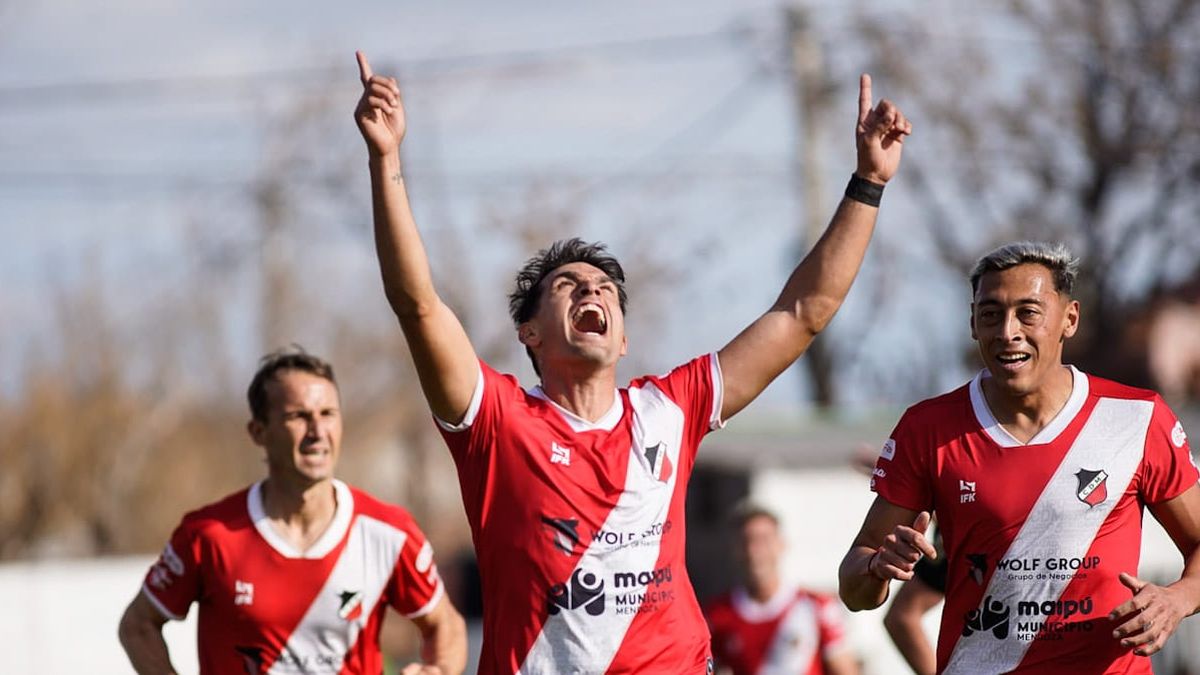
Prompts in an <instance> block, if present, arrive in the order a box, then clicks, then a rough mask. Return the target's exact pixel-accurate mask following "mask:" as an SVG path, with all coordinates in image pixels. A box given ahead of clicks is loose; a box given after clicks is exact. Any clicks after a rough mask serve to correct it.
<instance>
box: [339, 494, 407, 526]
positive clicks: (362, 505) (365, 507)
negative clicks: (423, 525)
mask: <svg viewBox="0 0 1200 675" xmlns="http://www.w3.org/2000/svg"><path fill="white" fill-rule="evenodd" d="M346 488H347V489H348V490H349V491H350V495H351V497H352V498H353V499H354V512H355V513H356V514H359V515H364V516H367V517H369V518H374V519H375V520H381V521H383V522H385V523H388V524H389V525H393V526H396V527H401V528H404V529H409V528H410V527H413V526H415V524H416V521H415V520H414V519H413V517H412V514H411V513H409V512H408V509H406V508H404V507H403V506H400V505H399V504H392V503H390V502H385V501H383V500H382V499H379V498H378V497H376V496H375V495H373V494H371V493H369V492H367V491H366V490H362V489H359V488H356V487H354V486H353V485H349V484H346Z"/></svg>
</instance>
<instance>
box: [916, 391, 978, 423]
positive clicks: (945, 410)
mask: <svg viewBox="0 0 1200 675" xmlns="http://www.w3.org/2000/svg"><path fill="white" fill-rule="evenodd" d="M969 387H970V384H964V385H962V386H961V387H959V388H957V389H955V390H953V391H948V392H946V393H944V394H940V395H938V396H934V397H932V398H927V399H925V400H923V401H919V402H917V403H914V404H912V405H911V406H909V407H908V409H907V410H905V411H904V416H903V417H902V418H901V420H904V419H913V420H927V419H930V418H934V419H939V420H943V421H944V420H945V418H946V415H947V414H949V413H951V411H959V410H962V409H963V408H964V407H969V406H970V404H971V393H970V390H969Z"/></svg>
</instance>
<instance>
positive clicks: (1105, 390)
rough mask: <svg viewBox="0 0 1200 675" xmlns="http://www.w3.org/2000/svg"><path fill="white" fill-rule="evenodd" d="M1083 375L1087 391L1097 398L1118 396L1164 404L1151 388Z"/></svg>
mask: <svg viewBox="0 0 1200 675" xmlns="http://www.w3.org/2000/svg"><path fill="white" fill-rule="evenodd" d="M1083 375H1084V377H1086V378H1087V379H1088V391H1089V392H1090V393H1091V395H1092V396H1096V397H1099V398H1119V399H1124V400H1127V401H1153V402H1154V403H1155V406H1163V407H1165V406H1166V404H1165V403H1163V400H1162V398H1161V397H1160V396H1159V395H1158V393H1157V392H1155V391H1153V390H1150V389H1142V388H1140V387H1131V386H1129V385H1127V384H1121V383H1120V382H1115V381H1113V380H1107V379H1105V378H1103V377H1097V376H1095V375H1091V374H1088V373H1083Z"/></svg>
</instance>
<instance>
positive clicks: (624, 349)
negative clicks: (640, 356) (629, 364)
mask: <svg viewBox="0 0 1200 675" xmlns="http://www.w3.org/2000/svg"><path fill="white" fill-rule="evenodd" d="M627 353H629V335H625V334H623V335H621V356H625V354H627Z"/></svg>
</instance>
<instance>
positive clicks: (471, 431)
mask: <svg viewBox="0 0 1200 675" xmlns="http://www.w3.org/2000/svg"><path fill="white" fill-rule="evenodd" d="M518 395H519V396H522V397H523V396H524V395H525V393H524V391H523V390H522V389H521V385H520V384H519V383H518V382H517V379H516V378H515V377H513V376H511V375H502V374H500V373H498V372H496V370H495V369H493V368H492V367H491V366H489V365H488V364H487V363H485V362H484V361H483V360H480V361H479V380H478V382H477V383H476V385H475V391H474V393H473V394H472V396H471V402H470V404H469V405H468V406H467V412H466V414H465V415H464V416H463V419H462V421H460V422H459V423H457V424H451V423H449V422H446V421H445V420H440V419H438V418H437V417H434V421H435V422H437V425H438V430H439V431H440V432H441V434H442V437H443V438H444V439H445V440H446V445H447V446H448V447H449V448H450V454H452V455H454V458H455V459H456V460H462V459H464V458H466V457H470V456H477V455H481V454H486V453H487V452H488V451H490V450H491V448H492V447H493V444H492V443H491V439H492V438H494V433H495V430H496V429H497V428H498V427H499V424H500V420H501V418H502V414H501V408H502V406H503V403H504V401H505V400H506V399H508V398H512V397H514V396H518Z"/></svg>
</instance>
